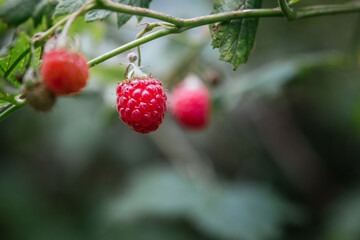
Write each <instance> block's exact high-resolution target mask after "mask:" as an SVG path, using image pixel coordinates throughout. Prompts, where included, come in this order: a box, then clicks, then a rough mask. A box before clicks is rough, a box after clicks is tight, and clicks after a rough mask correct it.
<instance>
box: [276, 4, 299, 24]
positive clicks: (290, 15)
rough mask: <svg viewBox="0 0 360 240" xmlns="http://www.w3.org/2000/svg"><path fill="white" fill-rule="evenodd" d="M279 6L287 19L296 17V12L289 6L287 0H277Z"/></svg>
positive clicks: (290, 19)
mask: <svg viewBox="0 0 360 240" xmlns="http://www.w3.org/2000/svg"><path fill="white" fill-rule="evenodd" d="M278 2H279V5H280V8H281V11H282V13H283V14H284V16H285V17H286V19H287V20H289V21H292V20H294V19H296V18H297V16H296V12H295V11H294V10H293V9H291V8H290V6H289V3H288V2H287V0H278Z"/></svg>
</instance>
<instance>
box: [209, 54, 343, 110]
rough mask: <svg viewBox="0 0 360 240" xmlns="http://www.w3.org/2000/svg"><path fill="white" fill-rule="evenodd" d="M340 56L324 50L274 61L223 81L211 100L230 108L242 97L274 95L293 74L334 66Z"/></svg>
mask: <svg viewBox="0 0 360 240" xmlns="http://www.w3.org/2000/svg"><path fill="white" fill-rule="evenodd" d="M341 59H343V55H339V53H334V52H327V53H315V54H314V53H311V54H306V55H299V56H295V57H291V58H290V59H282V60H278V61H274V62H271V63H269V64H266V65H265V66H259V67H258V68H256V70H255V71H253V72H250V73H247V74H243V75H240V76H239V79H233V80H232V81H229V82H227V83H226V84H224V85H223V86H222V88H220V89H219V91H217V92H216V93H215V101H219V102H220V103H221V104H224V107H226V108H227V109H228V110H231V109H233V108H234V107H235V106H236V105H237V104H238V102H239V101H240V100H241V99H242V98H243V97H263V96H274V95H276V94H277V93H278V92H279V91H280V90H281V87H282V86H283V85H284V84H285V83H287V82H288V81H290V80H291V79H294V77H296V76H297V75H299V74H301V73H303V72H305V71H308V70H311V69H314V68H317V67H325V66H334V65H337V64H339V61H340V60H341Z"/></svg>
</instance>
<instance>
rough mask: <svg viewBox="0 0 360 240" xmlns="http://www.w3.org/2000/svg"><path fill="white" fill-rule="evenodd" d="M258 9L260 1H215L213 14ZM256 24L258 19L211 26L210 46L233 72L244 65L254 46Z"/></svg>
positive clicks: (246, 19)
mask: <svg viewBox="0 0 360 240" xmlns="http://www.w3.org/2000/svg"><path fill="white" fill-rule="evenodd" d="M260 7H261V0H215V2H214V11H213V13H220V12H227V11H236V10H240V9H241V10H245V9H256V8H260ZM258 22H259V19H258V18H243V19H236V20H231V21H226V22H221V23H218V24H211V25H210V26H209V27H210V32H211V36H212V39H213V41H212V46H213V47H214V48H219V51H220V58H219V59H220V60H223V61H226V62H229V63H232V64H233V66H234V70H236V69H237V68H238V67H239V65H240V64H242V63H246V62H247V60H248V58H249V55H250V52H251V50H252V48H253V46H254V41H255V35H256V30H257V26H258Z"/></svg>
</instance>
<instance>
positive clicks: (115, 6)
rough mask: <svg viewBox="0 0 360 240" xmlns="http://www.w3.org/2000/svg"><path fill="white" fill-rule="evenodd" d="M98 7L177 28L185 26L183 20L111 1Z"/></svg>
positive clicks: (107, 0) (103, 2) (101, 2)
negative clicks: (159, 21)
mask: <svg viewBox="0 0 360 240" xmlns="http://www.w3.org/2000/svg"><path fill="white" fill-rule="evenodd" d="M98 6H99V8H100V9H107V10H110V11H114V12H121V13H127V14H131V15H137V16H143V17H149V18H154V19H158V20H161V21H164V22H168V23H172V24H174V25H176V26H183V23H182V22H183V19H181V18H178V17H174V16H171V15H168V14H165V13H161V12H157V11H154V10H150V9H147V8H140V7H133V6H129V5H126V4H122V3H116V2H113V1H110V0H99V1H98Z"/></svg>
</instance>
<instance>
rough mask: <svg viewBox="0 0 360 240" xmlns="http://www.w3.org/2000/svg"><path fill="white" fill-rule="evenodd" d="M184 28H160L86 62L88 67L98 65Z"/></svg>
mask: <svg viewBox="0 0 360 240" xmlns="http://www.w3.org/2000/svg"><path fill="white" fill-rule="evenodd" d="M185 30H187V29H185V28H184V29H181V28H177V27H171V28H170V27H169V28H163V29H160V30H158V31H156V32H153V33H151V34H149V35H147V36H145V37H142V38H139V39H136V40H134V41H132V42H129V43H127V44H125V45H122V46H121V47H118V48H115V49H114V50H112V51H110V52H107V53H105V54H103V55H101V56H99V57H97V58H94V59H92V60H90V61H89V62H88V64H89V66H90V67H94V66H96V65H98V64H99V63H102V62H104V61H106V60H108V59H109V58H112V57H114V56H116V55H118V54H120V53H123V52H125V51H128V50H130V49H132V48H135V47H137V46H140V45H142V44H144V43H147V42H150V41H152V40H154V39H157V38H160V37H163V36H166V35H169V34H172V33H179V32H182V31H185Z"/></svg>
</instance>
